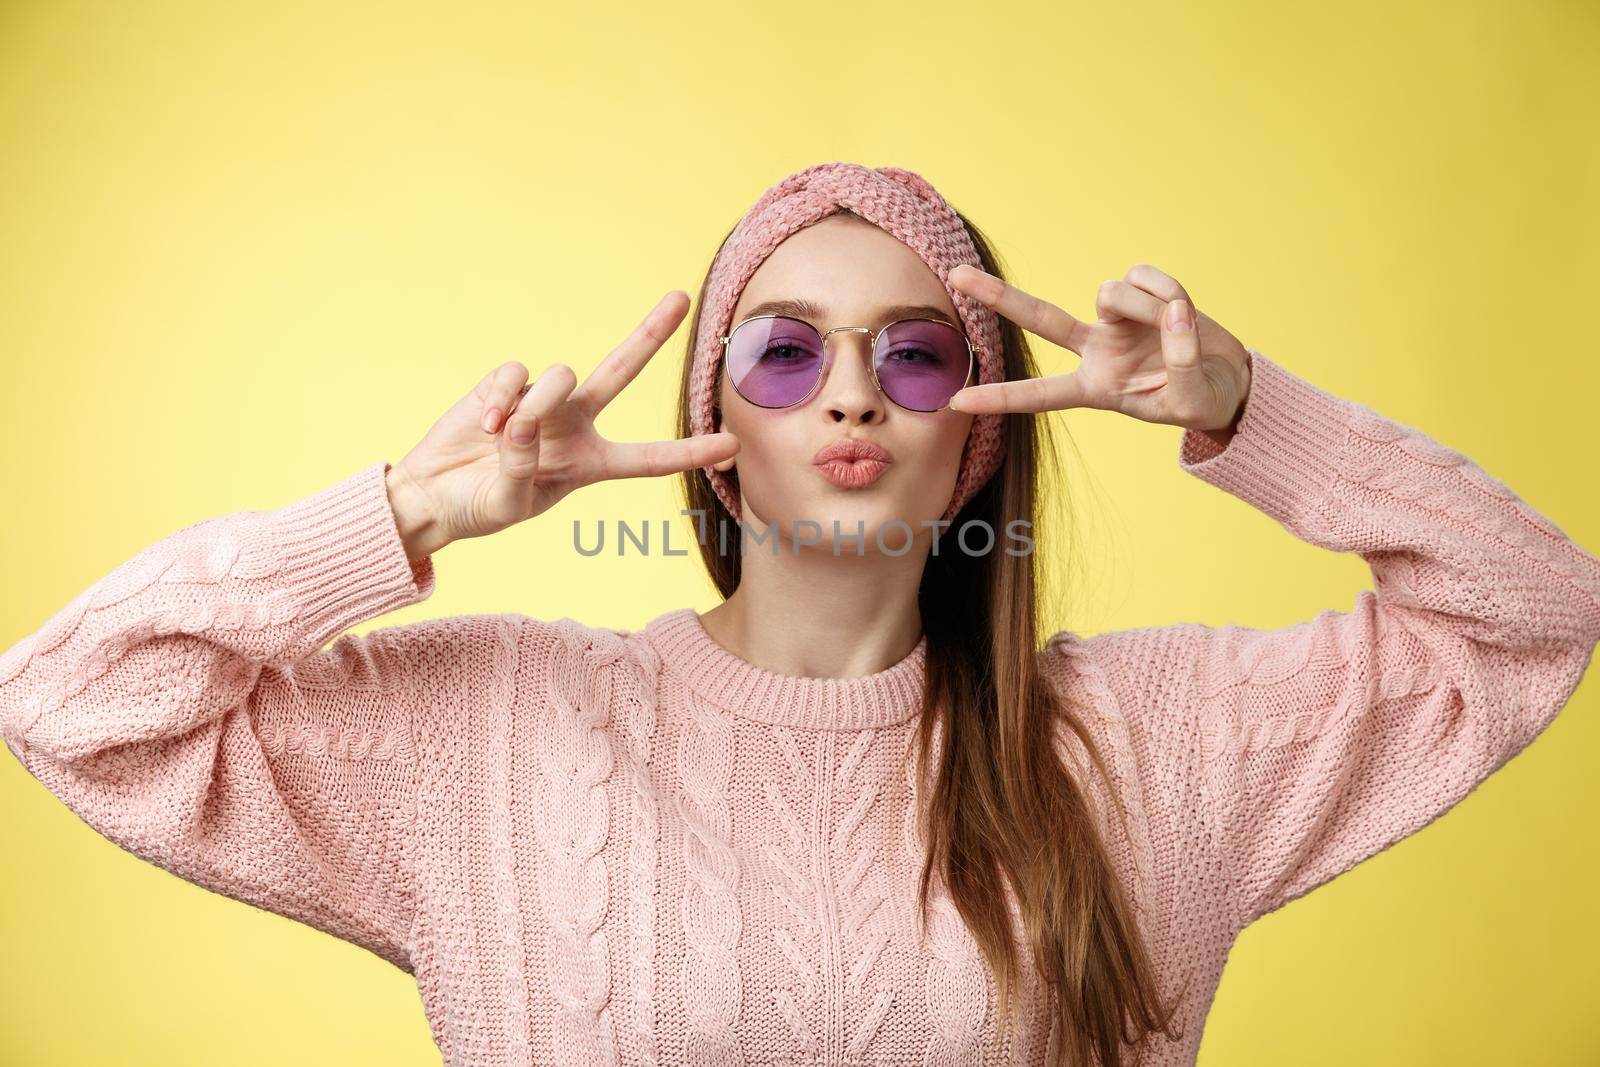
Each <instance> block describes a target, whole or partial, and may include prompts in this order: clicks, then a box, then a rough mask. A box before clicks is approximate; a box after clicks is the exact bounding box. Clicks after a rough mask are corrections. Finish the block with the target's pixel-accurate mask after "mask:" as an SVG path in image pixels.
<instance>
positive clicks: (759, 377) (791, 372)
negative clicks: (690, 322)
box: [727, 317, 822, 408]
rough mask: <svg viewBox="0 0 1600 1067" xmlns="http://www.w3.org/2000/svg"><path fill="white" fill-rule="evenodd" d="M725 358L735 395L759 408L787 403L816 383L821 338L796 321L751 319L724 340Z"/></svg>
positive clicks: (808, 390) (792, 401)
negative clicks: (726, 344)
mask: <svg viewBox="0 0 1600 1067" xmlns="http://www.w3.org/2000/svg"><path fill="white" fill-rule="evenodd" d="M727 360H728V376H729V377H730V378H731V379H732V380H733V387H734V388H735V389H737V390H738V391H739V395H740V396H742V397H744V398H745V399H746V400H748V401H750V403H752V404H758V405H760V406H761V407H768V408H782V407H788V406H789V405H790V404H797V403H799V402H800V401H801V400H803V399H805V396H806V394H807V393H809V392H811V389H812V387H813V386H815V385H816V384H817V377H818V375H819V374H820V373H821V370H822V338H821V337H820V336H818V334H817V331H816V330H815V329H813V328H812V327H811V326H810V325H809V324H807V323H804V322H801V321H799V320H798V319H786V318H782V317H773V318H760V319H751V320H749V321H748V322H745V323H742V324H741V325H740V326H739V328H738V329H736V330H734V331H733V334H732V335H731V336H730V337H729V338H728V353H727Z"/></svg>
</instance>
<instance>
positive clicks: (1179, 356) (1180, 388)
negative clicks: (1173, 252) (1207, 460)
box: [1161, 297, 1211, 414]
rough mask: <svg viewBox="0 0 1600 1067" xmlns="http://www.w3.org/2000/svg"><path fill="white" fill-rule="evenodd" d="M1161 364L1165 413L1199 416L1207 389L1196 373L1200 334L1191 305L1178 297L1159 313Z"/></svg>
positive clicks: (1198, 369)
mask: <svg viewBox="0 0 1600 1067" xmlns="http://www.w3.org/2000/svg"><path fill="white" fill-rule="evenodd" d="M1161 361H1162V362H1163V363H1165V364H1166V368H1167V410H1168V412H1170V413H1174V414H1187V413H1189V412H1195V413H1197V414H1198V413H1199V409H1200V408H1201V407H1203V406H1204V405H1205V403H1206V401H1207V399H1209V397H1210V393H1211V389H1210V386H1209V385H1208V384H1207V383H1206V379H1205V375H1204V374H1202V373H1201V371H1200V331H1199V330H1197V329H1195V321H1194V305H1192V304H1190V303H1189V302H1188V301H1187V300H1184V299H1182V298H1181V297H1180V298H1179V299H1177V300H1174V301H1172V302H1170V303H1169V304H1167V306H1166V307H1164V308H1162V309H1161Z"/></svg>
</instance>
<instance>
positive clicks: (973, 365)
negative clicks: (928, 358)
mask: <svg viewBox="0 0 1600 1067" xmlns="http://www.w3.org/2000/svg"><path fill="white" fill-rule="evenodd" d="M757 319H787V320H788V321H789V322H797V323H799V324H800V325H802V326H805V327H808V328H809V329H811V330H812V331H813V332H815V333H816V334H817V336H818V337H819V338H820V339H821V341H822V366H821V368H819V369H818V371H817V380H816V381H814V382H812V383H811V388H810V389H809V390H808V391H807V392H806V395H805V396H803V397H801V398H800V399H799V400H796V401H795V402H794V403H792V404H777V405H771V404H757V403H756V402H755V401H754V400H751V399H750V398H749V397H747V396H745V395H744V393H743V392H741V391H740V389H739V385H738V383H737V382H735V381H734V380H733V375H732V373H731V372H730V371H729V370H728V342H729V341H731V340H733V335H734V334H735V333H737V332H739V327H741V326H743V325H745V323H749V322H755V321H756V320H757ZM904 322H934V323H938V324H939V325H940V326H944V327H946V328H948V329H951V330H954V331H955V332H956V333H957V334H959V335H960V336H961V340H962V341H964V342H965V343H966V346H967V374H966V377H965V378H963V379H962V385H961V389H965V388H967V383H969V382H970V381H971V379H972V376H973V372H974V371H975V370H976V369H977V367H978V353H979V352H980V351H981V349H980V348H979V347H978V346H977V345H975V344H973V343H972V338H970V337H968V336H967V332H966V331H965V330H963V329H961V328H960V327H959V326H957V325H955V323H952V322H946V321H945V320H944V319H935V318H929V317H926V316H923V317H917V318H909V319H895V320H894V321H893V322H891V323H887V324H885V325H883V326H880V327H879V328H878V329H876V330H873V329H869V328H868V327H866V326H835V327H833V328H832V329H830V330H818V329H817V328H816V327H815V326H812V325H811V323H809V322H807V321H806V320H805V319H797V318H795V317H794V316H793V315H751V316H750V317H749V318H747V319H740V320H739V321H738V322H736V323H734V325H733V328H732V329H730V330H729V331H728V333H727V336H725V337H721V338H719V339H718V340H719V341H720V342H721V344H722V373H724V374H726V375H728V384H729V385H731V386H733V391H734V392H736V393H738V394H739V396H740V397H741V398H742V399H743V400H744V401H745V402H746V403H748V404H753V405H754V406H756V407H758V408H761V409H763V410H765V411H783V410H786V409H788V408H796V407H799V406H800V405H801V404H804V403H805V402H806V401H808V400H810V399H811V398H812V397H814V396H816V395H817V390H819V389H821V388H822V383H823V382H824V381H826V380H827V377H828V371H829V370H830V369H832V367H833V360H832V358H831V357H830V356H829V354H828V335H829V334H834V333H864V334H866V335H867V337H868V338H869V340H870V350H871V352H872V362H871V363H869V364H868V366H867V372H868V373H869V374H871V375H872V384H873V386H874V387H875V388H876V389H877V390H878V392H880V393H883V395H884V397H885V398H887V399H888V401H889V403H891V404H893V405H894V406H895V407H897V408H900V409H901V410H903V411H916V412H921V413H922V414H924V415H926V414H931V413H933V412H935V411H945V410H947V409H948V408H949V407H950V402H949V401H948V400H947V401H945V402H944V403H943V404H942V405H940V406H939V407H936V408H912V407H906V405H904V404H902V403H900V401H898V400H896V399H895V398H894V397H892V396H889V394H888V393H887V392H885V391H884V388H883V383H882V382H880V381H879V380H878V338H879V337H880V336H882V335H883V334H884V333H885V332H887V331H888V330H889V329H890V328H892V327H895V326H899V325H900V324H901V323H904ZM959 391H960V390H959V389H958V390H957V392H959ZM952 395H954V394H952Z"/></svg>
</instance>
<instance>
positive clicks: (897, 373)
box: [875, 320, 972, 411]
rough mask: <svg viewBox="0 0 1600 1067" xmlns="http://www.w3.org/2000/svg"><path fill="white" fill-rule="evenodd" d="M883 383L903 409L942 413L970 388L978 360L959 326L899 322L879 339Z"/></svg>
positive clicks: (879, 380) (890, 397)
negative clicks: (971, 352)
mask: <svg viewBox="0 0 1600 1067" xmlns="http://www.w3.org/2000/svg"><path fill="white" fill-rule="evenodd" d="M875 358H876V359H877V369H878V383H879V384H880V385H882V386H883V391H884V392H885V393H887V394H888V395H889V399H891V400H893V401H894V402H895V403H896V404H899V405H900V406H901V407H907V408H912V409H914V410H916V411H937V410H938V409H939V408H942V407H944V406H945V405H946V404H948V403H949V402H950V398H951V397H952V396H954V395H955V394H956V392H957V391H959V390H960V389H961V388H962V387H963V386H965V385H966V384H967V377H968V375H969V374H970V373H971V369H972V357H971V354H970V352H969V350H968V348H967V338H966V335H965V334H963V333H962V332H961V331H960V330H957V329H956V328H955V327H954V326H951V325H949V324H948V323H943V322H934V321H931V320H917V321H910V322H896V323H893V324H891V325H890V326H889V328H888V329H886V330H884V332H883V333H882V334H880V335H879V337H878V346H877V351H876V355H875Z"/></svg>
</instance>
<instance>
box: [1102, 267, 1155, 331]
mask: <svg viewBox="0 0 1600 1067" xmlns="http://www.w3.org/2000/svg"><path fill="white" fill-rule="evenodd" d="M1166 306H1167V305H1166V302H1165V301H1163V300H1161V299H1158V298H1157V297H1153V296H1151V295H1150V294H1149V293H1147V292H1145V291H1144V290H1143V289H1140V288H1139V287H1138V286H1136V285H1132V284H1130V283H1129V282H1125V281H1119V280H1117V279H1115V278H1108V279H1107V280H1105V281H1103V282H1101V283H1100V289H1099V291H1098V292H1096V293H1095V296H1094V309H1095V314H1097V315H1099V316H1100V321H1101V322H1120V321H1121V320H1123V319H1132V320H1133V321H1134V322H1142V323H1144V324H1145V325H1146V326H1154V325H1156V323H1157V322H1158V321H1159V320H1160V318H1161V312H1162V311H1163V310H1164V309H1165V308H1166Z"/></svg>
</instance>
